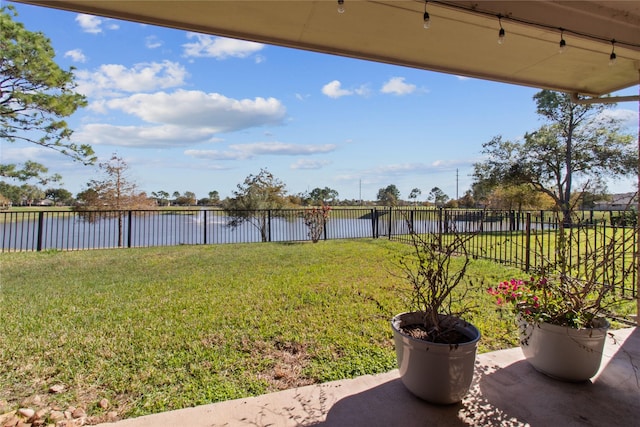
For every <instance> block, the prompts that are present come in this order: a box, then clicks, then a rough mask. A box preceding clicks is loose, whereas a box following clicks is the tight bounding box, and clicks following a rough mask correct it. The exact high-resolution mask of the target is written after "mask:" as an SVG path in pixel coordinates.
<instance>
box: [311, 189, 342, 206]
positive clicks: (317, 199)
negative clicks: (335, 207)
mask: <svg viewBox="0 0 640 427" xmlns="http://www.w3.org/2000/svg"><path fill="white" fill-rule="evenodd" d="M309 198H310V199H311V200H312V201H313V202H314V203H315V204H318V205H324V204H327V203H333V202H334V201H335V200H337V199H338V192H337V191H336V190H334V189H332V188H329V187H324V188H320V187H316V188H314V189H313V190H311V192H310V193H309Z"/></svg>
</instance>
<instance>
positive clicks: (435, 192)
mask: <svg viewBox="0 0 640 427" xmlns="http://www.w3.org/2000/svg"><path fill="white" fill-rule="evenodd" d="M427 199H429V200H430V201H431V202H433V203H434V204H435V205H436V206H442V205H444V204H445V203H447V201H448V200H449V196H447V195H446V194H445V192H444V191H442V190H441V189H440V187H433V188H432V189H431V191H429V195H428V196H427Z"/></svg>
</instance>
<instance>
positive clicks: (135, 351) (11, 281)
mask: <svg viewBox="0 0 640 427" xmlns="http://www.w3.org/2000/svg"><path fill="white" fill-rule="evenodd" d="M406 250H408V247H407V246H406V245H403V244H400V243H395V242H390V241H387V240H384V239H379V240H350V241H340V240H337V241H327V242H320V243H318V244H311V243H263V244H238V245H215V246H179V247H162V248H144V249H118V250H92V251H77V252H56V251H49V252H41V253H37V252H30V253H7V254H2V255H0V262H1V268H2V273H1V274H2V276H1V282H0V403H1V402H2V401H3V400H6V401H7V402H8V403H9V406H11V407H17V406H18V405H19V404H20V402H23V401H24V400H25V399H26V400H29V399H33V397H34V396H35V395H39V396H40V397H41V398H42V399H43V400H44V401H43V405H49V406H53V405H57V406H59V407H61V408H66V407H68V406H70V405H72V406H76V407H82V408H84V409H85V410H86V411H87V412H88V413H89V415H92V416H94V417H96V418H94V419H96V420H99V419H100V417H103V416H104V414H105V412H106V410H105V409H102V408H100V407H99V406H98V402H99V401H100V400H101V399H103V398H106V399H108V400H109V402H110V405H111V407H110V408H109V410H116V411H118V413H119V415H120V416H121V417H131V416H139V415H143V414H149V413H156V412H161V411H166V410H171V409H177V408H183V407H188V406H194V405H199V404H205V403H210V402H215V401H221V400H228V399H234V398H240V397H245V396H250V395H257V394H262V393H265V392H270V391H274V390H278V389H284V388H291V387H296V386H299V385H305V384H310V383H316V382H324V381H330V380H335V379H340V378H350V377H355V376H359V375H364V374H373V373H380V372H385V371H389V370H391V369H394V368H395V367H396V361H395V353H394V350H393V343H392V334H391V330H390V326H389V318H390V316H391V315H392V314H395V313H398V312H402V311H405V310H406V308H407V307H405V306H404V304H403V291H402V289H406V288H405V287H404V286H402V282H401V279H399V278H398V277H397V276H396V275H394V274H392V272H394V271H396V272H397V270H395V267H394V265H395V263H394V257H395V256H396V254H398V253H401V252H403V251H406ZM469 273H470V276H471V277H473V278H474V280H475V281H476V286H475V287H474V288H472V289H471V293H470V294H469V296H468V300H467V302H471V303H473V304H474V305H476V306H477V307H478V310H477V313H475V314H474V315H472V316H469V318H468V319H467V320H469V321H471V322H473V323H474V324H475V325H476V326H477V327H478V328H479V329H480V330H481V332H482V334H483V339H482V341H481V343H482V344H481V346H480V351H489V350H494V349H498V348H505V347H511V346H515V345H516V344H517V342H516V331H515V328H513V325H514V321H513V316H512V315H511V314H510V313H507V312H503V311H500V310H497V309H496V308H495V306H494V304H493V302H492V300H491V297H490V296H489V295H487V294H486V292H484V289H485V288H486V287H488V286H491V285H494V284H495V283H496V282H497V281H499V280H504V279H507V278H510V277H512V276H518V275H521V274H519V273H518V271H517V270H515V269H512V268H507V267H504V266H501V265H498V264H494V263H490V262H488V261H474V262H473V264H472V265H471V267H470V269H469ZM481 281H484V283H481ZM374 300H375V301H377V303H376V302H374ZM379 306H381V307H382V308H380V307H379ZM56 384H61V385H64V386H65V388H66V391H65V392H63V393H60V394H51V393H48V390H49V388H50V387H51V386H53V385H56ZM0 406H1V405H0Z"/></svg>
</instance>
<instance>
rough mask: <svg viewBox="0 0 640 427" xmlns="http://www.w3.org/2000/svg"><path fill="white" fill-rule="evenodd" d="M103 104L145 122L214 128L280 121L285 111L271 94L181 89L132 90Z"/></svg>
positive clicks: (240, 126)
mask: <svg viewBox="0 0 640 427" xmlns="http://www.w3.org/2000/svg"><path fill="white" fill-rule="evenodd" d="M107 106H108V107H109V108H111V109H118V110H121V111H123V112H125V113H128V114H132V115H135V116H137V117H139V118H141V119H142V120H145V121H146V122H149V123H163V124H175V125H179V126H185V127H194V126H195V127H207V128H211V129H215V130H216V131H217V132H232V131H237V130H241V129H247V128H251V127H256V126H262V125H267V124H272V125H274V124H280V123H281V122H282V120H283V119H284V117H285V115H286V109H285V107H284V106H283V105H282V103H281V102H280V101H278V100H277V99H275V98H268V99H265V98H260V97H258V98H255V99H253V100H252V99H233V98H227V97H226V96H224V95H220V94H218V93H205V92H201V91H185V90H178V91H176V92H173V93H165V92H157V93H154V94H136V95H132V96H129V97H126V98H118V99H112V100H109V101H107Z"/></svg>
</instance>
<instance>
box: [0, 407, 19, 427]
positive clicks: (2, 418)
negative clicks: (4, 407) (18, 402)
mask: <svg viewBox="0 0 640 427" xmlns="http://www.w3.org/2000/svg"><path fill="white" fill-rule="evenodd" d="M19 421H20V420H19V418H18V416H17V415H16V411H11V412H7V413H6V414H1V415H0V427H5V426H11V427H13V426H15V425H16V424H18V422H19Z"/></svg>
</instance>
